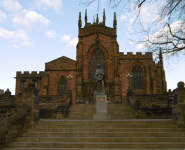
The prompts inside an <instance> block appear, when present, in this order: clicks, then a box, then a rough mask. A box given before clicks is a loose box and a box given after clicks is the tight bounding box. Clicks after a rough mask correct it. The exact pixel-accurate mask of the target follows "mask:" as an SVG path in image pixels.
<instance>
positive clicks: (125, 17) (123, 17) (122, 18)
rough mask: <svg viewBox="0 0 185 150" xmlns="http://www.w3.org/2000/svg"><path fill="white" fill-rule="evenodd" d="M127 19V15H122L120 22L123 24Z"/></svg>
mask: <svg viewBox="0 0 185 150" xmlns="http://www.w3.org/2000/svg"><path fill="white" fill-rule="evenodd" d="M126 19H127V16H125V15H123V14H122V15H121V16H120V17H119V20H120V21H121V22H123V21H124V20H126Z"/></svg>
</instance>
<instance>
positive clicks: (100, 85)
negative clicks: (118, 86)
mask: <svg viewBox="0 0 185 150" xmlns="http://www.w3.org/2000/svg"><path fill="white" fill-rule="evenodd" d="M97 67H98V69H96V73H95V79H96V90H97V92H98V93H106V92H105V86H104V77H105V74H104V72H103V70H102V69H101V68H100V67H101V66H100V64H98V65H97Z"/></svg>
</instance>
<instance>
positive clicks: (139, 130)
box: [28, 128, 185, 133]
mask: <svg viewBox="0 0 185 150" xmlns="http://www.w3.org/2000/svg"><path fill="white" fill-rule="evenodd" d="M171 131H173V133H174V132H185V129H184V128H148V129H146V128H105V129H102V128H85V129H84V128H58V129H57V128H35V129H29V130H28V132H30V133H31V132H81V133H82V132H90V133H96V132H155V133H157V132H171Z"/></svg>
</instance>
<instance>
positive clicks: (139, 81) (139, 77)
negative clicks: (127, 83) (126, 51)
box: [132, 65, 144, 89]
mask: <svg viewBox="0 0 185 150" xmlns="http://www.w3.org/2000/svg"><path fill="white" fill-rule="evenodd" d="M132 89H144V87H143V71H142V69H141V67H140V66H139V65H135V66H134V67H133V68H132Z"/></svg>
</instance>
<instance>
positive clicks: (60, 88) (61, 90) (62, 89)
mask: <svg viewBox="0 0 185 150" xmlns="http://www.w3.org/2000/svg"><path fill="white" fill-rule="evenodd" d="M66 90H67V83H66V78H65V77H64V76H62V77H61V79H60V82H59V85H58V95H64V93H65V91H66Z"/></svg>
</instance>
